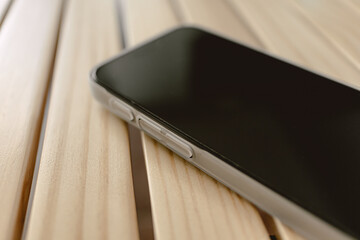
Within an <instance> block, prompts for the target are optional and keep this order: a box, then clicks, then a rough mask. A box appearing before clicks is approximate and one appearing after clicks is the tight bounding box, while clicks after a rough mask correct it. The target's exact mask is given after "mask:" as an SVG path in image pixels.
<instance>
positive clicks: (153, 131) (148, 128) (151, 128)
mask: <svg viewBox="0 0 360 240" xmlns="http://www.w3.org/2000/svg"><path fill="white" fill-rule="evenodd" d="M139 126H140V128H141V129H142V130H143V131H144V132H146V133H147V134H148V135H150V136H151V137H153V138H155V139H156V140H158V141H162V139H163V135H162V134H161V128H160V127H159V126H158V125H157V124H156V123H152V122H151V121H150V120H146V119H144V118H139Z"/></svg>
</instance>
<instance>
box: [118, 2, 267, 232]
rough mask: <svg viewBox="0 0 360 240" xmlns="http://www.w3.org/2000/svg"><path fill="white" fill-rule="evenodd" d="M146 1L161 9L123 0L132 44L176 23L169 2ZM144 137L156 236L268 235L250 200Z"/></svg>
mask: <svg viewBox="0 0 360 240" xmlns="http://www.w3.org/2000/svg"><path fill="white" fill-rule="evenodd" d="M135 2H136V3H135ZM146 3H147V4H149V6H152V9H162V14H161V15H159V14H158V13H156V12H152V11H148V7H146V6H143V7H139V5H141V4H142V2H141V1H131V0H128V1H126V2H124V1H123V12H124V14H125V20H124V22H125V23H126V24H127V26H125V29H126V33H127V35H128V36H129V43H130V45H133V44H134V43H137V42H139V41H142V40H144V39H146V38H148V37H150V36H153V35H155V34H157V33H159V32H161V31H163V30H165V29H168V28H171V27H173V26H176V25H177V24H178V22H177V18H176V16H175V14H174V13H173V9H172V8H171V6H170V5H169V4H168V2H166V1H159V0H156V1H146ZM137 4H139V5H137ZM198 10H199V9H198ZM208 10H209V9H207V10H206V11H208ZM211 11H212V12H215V9H212V10H211ZM219 18H220V16H219ZM144 22H146V24H147V27H146V29H145V28H144V27H143V25H142V23H144ZM222 24H224V26H225V25H226V24H227V22H222ZM130 26H131V27H130ZM218 26H220V27H221V24H218ZM142 139H143V146H144V149H145V160H146V164H147V172H148V179H149V187H150V197H151V206H152V214H153V222H154V231H155V236H156V238H157V239H218V238H220V237H221V238H224V239H229V238H233V239H235V238H239V239H268V234H267V232H266V229H265V227H264V225H263V223H262V220H261V218H260V215H259V214H258V212H257V211H256V209H255V208H254V207H253V206H252V205H251V204H249V203H248V202H247V201H245V200H244V199H242V198H241V197H240V196H238V195H237V194H235V193H234V192H232V191H230V190H229V189H228V188H226V187H225V186H224V185H222V184H221V183H219V182H217V181H215V180H213V179H212V178H210V177H209V176H207V175H206V174H204V173H202V172H201V171H199V170H198V169H196V168H195V167H193V166H192V165H190V164H189V163H187V162H186V161H184V160H183V159H181V158H180V157H178V156H177V155H175V154H173V153H172V152H170V151H169V150H167V149H166V148H165V147H163V146H162V145H160V144H158V143H156V142H155V141H154V140H152V139H150V138H149V137H147V136H146V135H144V134H142Z"/></svg>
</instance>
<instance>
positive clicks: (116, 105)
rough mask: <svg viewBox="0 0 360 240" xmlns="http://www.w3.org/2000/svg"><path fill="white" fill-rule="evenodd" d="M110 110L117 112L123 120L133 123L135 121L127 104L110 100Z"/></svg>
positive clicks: (114, 99) (113, 99)
mask: <svg viewBox="0 0 360 240" xmlns="http://www.w3.org/2000/svg"><path fill="white" fill-rule="evenodd" d="M110 109H111V110H112V111H114V112H115V114H117V115H118V116H119V117H121V118H122V119H124V120H126V121H129V122H131V121H132V120H134V115H133V113H132V111H131V109H130V108H128V107H127V106H126V105H125V103H123V102H121V101H120V100H118V99H116V98H111V99H110Z"/></svg>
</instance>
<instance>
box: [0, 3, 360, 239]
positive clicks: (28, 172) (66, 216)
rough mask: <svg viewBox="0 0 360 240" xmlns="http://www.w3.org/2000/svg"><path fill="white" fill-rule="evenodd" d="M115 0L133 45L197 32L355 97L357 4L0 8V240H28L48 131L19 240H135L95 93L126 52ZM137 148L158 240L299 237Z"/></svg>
mask: <svg viewBox="0 0 360 240" xmlns="http://www.w3.org/2000/svg"><path fill="white" fill-rule="evenodd" d="M114 1H115V2H116V3H119V4H120V7H121V14H120V20H121V25H122V27H123V32H124V36H123V37H124V39H125V40H126V41H125V43H126V47H129V46H133V45H135V44H138V43H140V42H142V41H144V40H147V39H149V38H151V37H154V36H155V35H156V34H158V33H160V32H163V31H165V30H168V29H170V28H172V27H174V26H178V25H180V24H196V25H200V26H203V27H205V28H208V29H210V30H213V31H215V32H218V33H221V34H223V35H226V36H229V37H230V38H233V39H236V40H239V41H241V42H244V43H246V44H249V45H251V46H254V47H256V48H258V49H261V50H265V51H268V52H270V53H272V54H275V55H276V56H280V57H282V58H285V59H288V60H290V61H293V62H295V63H297V64H300V65H302V66H305V67H308V68H310V69H314V70H316V71H318V72H320V73H323V74H326V75H329V76H331V77H334V78H337V79H338V80H340V81H344V82H347V83H350V84H353V85H356V86H360V44H359V38H360V28H359V27H358V25H359V24H357V23H360V2H359V1H358V0H344V1H336V0H329V1H326V0H318V1H307V0H292V1H287V0H276V1H266V0H66V1H63V0H53V1H44V0H34V1H27V0H0V239H19V238H20V236H21V233H22V227H23V223H24V217H25V211H26V208H27V203H28V195H29V190H30V185H31V180H32V175H33V168H34V162H35V158H36V150H37V147H38V144H39V135H40V127H41V124H42V122H43V121H44V123H46V128H45V129H46V131H45V135H44V145H43V146H42V148H41V146H40V149H41V151H40V153H41V162H40V167H39V171H38V173H39V174H38V178H37V181H35V184H36V185H35V188H34V190H35V191H34V197H33V199H32V204H30V205H29V206H30V209H29V210H28V214H29V219H28V227H27V229H26V230H27V231H26V235H25V239H138V238H139V234H138V225H137V224H138V223H137V219H136V209H135V199H134V193H133V183H132V170H131V165H130V153H129V141H128V130H127V126H126V125H125V124H124V122H122V121H121V120H120V119H118V118H116V117H115V116H113V115H112V114H110V113H109V112H108V111H106V110H105V109H104V108H102V107H101V106H100V105H99V104H97V103H96V102H95V100H93V99H92V97H91V96H90V93H89V87H88V74H89V71H90V69H91V67H93V66H94V65H95V64H97V63H99V62H100V61H101V60H104V59H106V58H108V57H110V56H112V55H115V54H117V53H118V52H119V51H120V49H121V47H120V45H121V41H120V37H121V35H120V31H119V29H120V27H119V25H118V23H117V20H119V19H118V18H117V16H116V14H117V13H116V4H115V2H114ZM63 2H66V4H65V7H64V8H63V7H62V6H63ZM8 6H10V7H9V8H8ZM8 9H9V10H8ZM62 12H63V15H61V13H62ZM2 20H4V21H2ZM60 23H61V26H60ZM60 27H61V31H60V36H59V39H58V30H59V28H60ZM57 39H58V46H57V45H56V43H57ZM54 61H55V63H54ZM54 65H55V67H54V73H52V69H53V66H54ZM51 79H52V86H51V89H50V90H49V87H48V84H49V82H50V80H51ZM48 91H50V97H49V99H48V100H46V95H47V93H48ZM46 102H47V103H49V109H48V113H47V114H45V115H46V116H47V118H43V111H44V108H45V103H46ZM142 145H143V148H144V152H145V161H146V165H147V176H148V180H149V189H150V198H151V207H152V215H153V224H154V232H155V237H156V239H160V240H162V239H269V235H275V236H276V237H277V239H281V240H302V239H303V238H302V237H301V236H299V235H298V234H296V233H295V232H293V231H292V230H291V229H289V228H288V227H287V226H285V225H284V224H282V223H281V221H280V220H278V219H277V218H276V217H274V218H273V217H271V216H268V215H266V214H264V213H263V212H261V211H259V210H257V209H256V207H255V206H253V205H252V204H250V203H249V202H248V201H246V200H245V199H243V198H242V197H241V196H239V195H237V194H235V193H234V192H232V191H231V190H229V189H228V188H227V187H225V186H224V185H222V184H221V183H219V182H217V181H215V180H214V179H212V178H210V177H209V176H207V175H206V174H204V173H202V172H201V171H199V170H198V169H196V168H195V167H193V166H192V165H190V164H189V163H187V162H186V161H185V160H183V159H181V158H180V157H178V156H177V155H175V154H173V153H172V152H171V151H169V150H167V149H166V148H165V147H163V146H162V145H160V144H158V143H156V142H155V141H154V140H152V139H150V138H149V137H147V136H146V135H144V134H142ZM134 174H136V173H134Z"/></svg>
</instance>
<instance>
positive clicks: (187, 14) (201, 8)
mask: <svg viewBox="0 0 360 240" xmlns="http://www.w3.org/2000/svg"><path fill="white" fill-rule="evenodd" d="M172 2H174V8H175V11H176V12H177V13H178V15H179V16H180V19H181V20H182V21H183V22H184V23H189V24H196V25H199V26H203V27H206V28H209V29H212V30H214V31H217V32H219V33H221V34H223V35H225V36H228V37H231V38H234V39H237V40H239V41H241V42H244V43H246V44H249V45H252V46H254V47H258V48H259V47H262V43H261V42H260V41H259V38H257V37H256V36H255V34H254V33H253V32H252V29H251V28H250V27H249V25H248V23H247V22H246V21H245V19H243V18H242V16H241V15H238V14H236V12H235V11H234V10H233V9H232V8H231V6H229V5H228V4H227V1H223V0H196V1H193V0H172Z"/></svg>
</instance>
